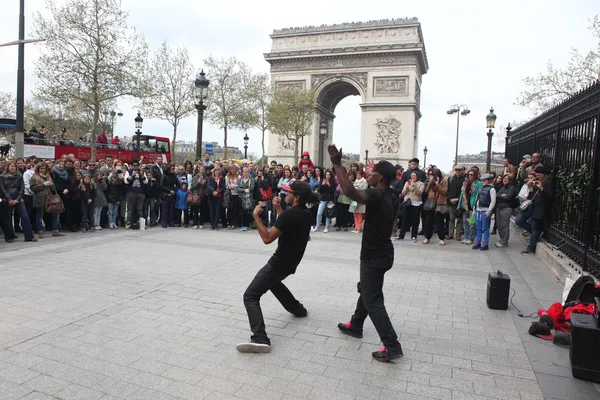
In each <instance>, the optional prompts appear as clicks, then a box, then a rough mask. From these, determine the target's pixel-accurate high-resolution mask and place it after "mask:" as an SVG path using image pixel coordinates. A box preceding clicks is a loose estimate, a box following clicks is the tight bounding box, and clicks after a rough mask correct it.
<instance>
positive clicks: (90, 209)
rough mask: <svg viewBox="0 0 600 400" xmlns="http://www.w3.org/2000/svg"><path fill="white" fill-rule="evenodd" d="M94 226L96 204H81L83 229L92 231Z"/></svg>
mask: <svg viewBox="0 0 600 400" xmlns="http://www.w3.org/2000/svg"><path fill="white" fill-rule="evenodd" d="M86 221H87V223H86ZM94 226H96V225H95V224H94V204H93V203H92V204H87V203H81V227H82V228H84V229H90V228H93V227H94Z"/></svg>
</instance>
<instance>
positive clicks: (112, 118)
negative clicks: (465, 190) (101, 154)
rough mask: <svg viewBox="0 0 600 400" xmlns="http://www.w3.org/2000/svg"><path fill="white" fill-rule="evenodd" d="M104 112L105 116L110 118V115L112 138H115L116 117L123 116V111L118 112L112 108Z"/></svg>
mask: <svg viewBox="0 0 600 400" xmlns="http://www.w3.org/2000/svg"><path fill="white" fill-rule="evenodd" d="M102 114H104V116H105V117H106V118H107V119H108V117H109V116H110V139H111V140H112V139H114V137H115V119H116V117H122V116H123V113H122V112H120V111H119V112H117V111H115V110H110V111H103V112H102Z"/></svg>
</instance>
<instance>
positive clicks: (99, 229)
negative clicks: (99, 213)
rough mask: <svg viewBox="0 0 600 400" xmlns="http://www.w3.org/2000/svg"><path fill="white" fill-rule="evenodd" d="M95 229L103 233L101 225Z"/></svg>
mask: <svg viewBox="0 0 600 400" xmlns="http://www.w3.org/2000/svg"><path fill="white" fill-rule="evenodd" d="M94 228H96V230H97V231H101V230H102V227H101V226H100V225H96V226H95V227H94Z"/></svg>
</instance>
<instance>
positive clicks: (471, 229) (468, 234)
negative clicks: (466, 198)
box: [463, 211, 475, 242]
mask: <svg viewBox="0 0 600 400" xmlns="http://www.w3.org/2000/svg"><path fill="white" fill-rule="evenodd" d="M471 215H473V211H469V212H467V211H465V212H463V239H465V240H470V241H471V242H472V241H474V240H475V225H471V224H469V219H471Z"/></svg>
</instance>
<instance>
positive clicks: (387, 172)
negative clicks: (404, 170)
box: [373, 160, 396, 180]
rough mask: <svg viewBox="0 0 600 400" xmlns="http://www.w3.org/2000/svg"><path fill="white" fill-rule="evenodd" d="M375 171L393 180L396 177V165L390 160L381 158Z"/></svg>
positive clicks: (374, 168)
mask: <svg viewBox="0 0 600 400" xmlns="http://www.w3.org/2000/svg"><path fill="white" fill-rule="evenodd" d="M373 170H375V172H377V173H379V174H381V175H382V176H385V177H387V178H388V179H390V180H392V179H394V178H395V177H396V167H394V164H392V163H391V162H389V161H385V160H381V161H379V162H378V163H377V164H375V166H374V167H373Z"/></svg>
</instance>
